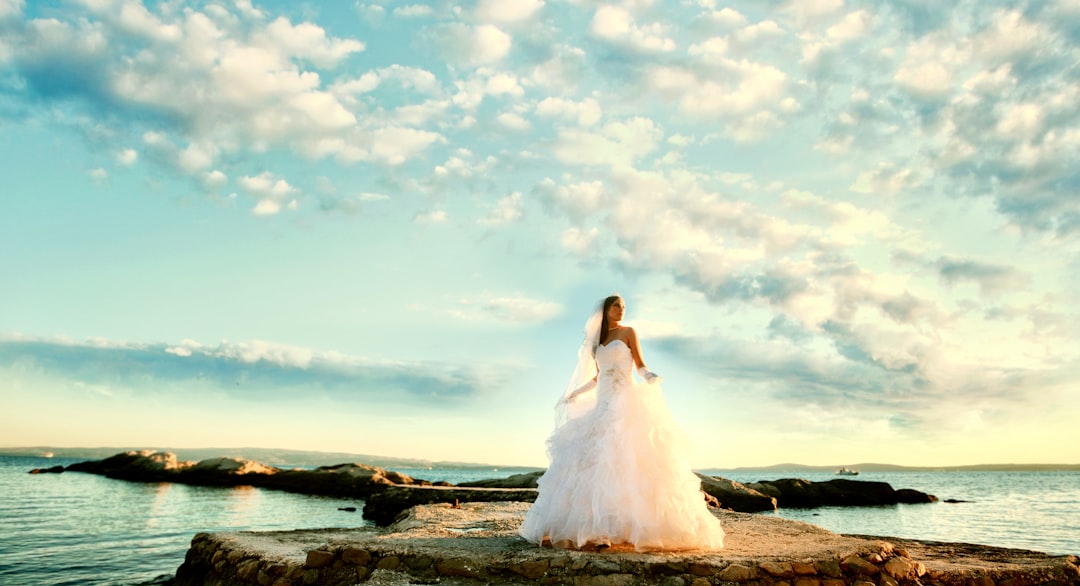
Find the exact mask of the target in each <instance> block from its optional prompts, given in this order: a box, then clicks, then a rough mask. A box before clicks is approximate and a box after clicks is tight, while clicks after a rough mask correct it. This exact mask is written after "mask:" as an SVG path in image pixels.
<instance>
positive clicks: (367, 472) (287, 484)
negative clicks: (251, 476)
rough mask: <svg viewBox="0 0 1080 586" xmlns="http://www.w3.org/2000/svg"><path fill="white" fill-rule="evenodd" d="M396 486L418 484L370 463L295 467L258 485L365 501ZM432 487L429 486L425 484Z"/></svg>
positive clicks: (263, 479)
mask: <svg viewBox="0 0 1080 586" xmlns="http://www.w3.org/2000/svg"><path fill="white" fill-rule="evenodd" d="M395 484H418V482H417V481H416V480H413V479H412V478H411V477H409V476H406V475H404V474H401V473H399V472H393V471H390V470H384V469H383V468H379V467H377V466H368V465H367V464H337V465H334V466H320V467H318V468H316V469H314V470H303V469H299V468H295V469H292V470H281V471H278V472H277V473H276V474H273V475H269V476H264V477H262V478H261V479H260V481H259V483H258V484H256V486H263V487H266V488H276V489H279V490H287V491H289V492H298V493H303V494H318V495H324V496H337V497H350V498H358V499H366V498H368V497H369V496H371V495H372V494H375V493H378V492H381V491H383V490H385V489H386V488H387V487H389V486H393V485H395ZM425 484H429V483H425Z"/></svg>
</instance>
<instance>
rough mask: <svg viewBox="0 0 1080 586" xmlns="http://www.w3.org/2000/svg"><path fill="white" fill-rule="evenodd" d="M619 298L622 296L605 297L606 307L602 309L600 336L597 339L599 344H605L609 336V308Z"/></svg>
mask: <svg viewBox="0 0 1080 586" xmlns="http://www.w3.org/2000/svg"><path fill="white" fill-rule="evenodd" d="M619 299H622V298H621V297H619V296H618V295H612V296H611V297H606V298H604V307H603V308H602V309H601V310H600V316H601V317H600V337H599V338H598V339H597V341H596V342H597V343H598V344H603V343H604V341H605V340H606V339H607V337H608V320H607V310H608V309H611V306H612V305H615V302H616V301H618V300H619Z"/></svg>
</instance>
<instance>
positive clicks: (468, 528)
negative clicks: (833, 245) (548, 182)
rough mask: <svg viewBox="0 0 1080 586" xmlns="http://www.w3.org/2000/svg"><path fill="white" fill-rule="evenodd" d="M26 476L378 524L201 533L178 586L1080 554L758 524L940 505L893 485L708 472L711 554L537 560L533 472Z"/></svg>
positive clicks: (542, 551) (843, 580)
mask: <svg viewBox="0 0 1080 586" xmlns="http://www.w3.org/2000/svg"><path fill="white" fill-rule="evenodd" d="M31 472H32V473H60V472H85V473H91V474H101V475H104V476H107V477H110V478H116V479H121V480H128V481H136V482H177V483H182V484H193V485H204V486H222V487H229V486H257V487H262V488H269V489H276V490H287V491H291V492H298V493H305V494H316V495H327V496H335V497H343V498H356V499H358V500H363V501H364V502H365V505H364V517H365V518H367V519H369V520H371V521H373V522H374V524H375V525H376V526H374V527H371V526H366V527H360V528H357V529H349V530H342V529H326V530H301V531H284V532H238V533H216V534H205V533H202V534H199V535H196V536H195V538H194V539H193V540H192V544H191V548H190V549H189V550H188V554H187V558H186V560H185V562H184V564H183V565H182V566H181V567H180V568H179V569H178V570H177V574H176V578H175V580H174V584H176V585H177V586H186V585H196V584H207V585H231V584H239V585H246V584H251V585H262V586H267V585H277V586H285V585H300V584H309V585H326V586H331V585H333V586H337V585H343V586H344V585H352V584H357V583H360V582H365V583H370V584H395V585H398V584H400V585H404V584H414V583H416V584H430V583H439V584H451V585H453V584H463V585H464V584H469V585H473V584H491V583H506V584H518V583H531V582H540V583H542V584H574V585H576V586H593V585H595V586H609V585H610V586H615V585H633V584H642V585H644V584H662V585H665V586H708V585H711V584H728V585H744V586H843V585H851V586H900V585H909V584H910V585H924V584H925V585H929V584H940V585H945V586H954V585H955V586H1037V585H1047V586H1049V585H1064V584H1077V585H1080V567H1078V563H1080V560H1078V559H1077V558H1076V557H1075V556H1049V555H1046V554H1042V553H1038V552H1030V551H1023V550H1012V549H1002V548H993V547H986V546H978V545H968V544H955V543H932V542H922V541H916V540H906V539H897V538H891V537H862V536H843V535H837V534H834V533H831V532H829V531H826V530H825V529H822V528H820V527H816V526H814V525H810V524H807V523H800V522H797V521H789V520H785V519H781V518H779V517H775V516H769V515H753V514H749V513H754V512H761V511H772V510H776V508H777V507H797V508H808V507H817V506H876V505H892V504H897V503H930V502H934V501H936V500H937V499H936V497H934V496H933V495H929V494H926V493H922V492H919V491H914V490H910V489H900V490H894V489H893V488H892V487H891V486H889V485H888V484H887V483H884V482H866V481H857V480H849V479H834V480H830V481H828V482H817V483H813V482H809V481H806V480H801V479H781V480H775V481H767V482H756V483H751V484H748V485H744V484H742V483H739V482H734V481H731V480H728V479H724V478H719V477H713V476H704V475H700V476H701V479H702V490H703V491H704V492H705V494H706V496H705V498H706V500H707V501H709V503H710V504H711V505H712V506H713V509H712V510H713V513H714V514H715V515H717V516H718V517H719V518H720V519H721V521H722V523H723V524H724V527H725V530H726V531H727V533H728V537H727V540H726V543H725V548H724V549H723V550H721V551H716V552H704V551H696V552H695V551H687V552H662V553H639V552H635V551H633V549H632V548H627V547H625V546H615V547H612V548H611V549H609V550H605V551H604V552H600V553H597V552H591V553H590V552H583V551H566V550H559V549H552V548H541V547H537V546H535V545H532V544H529V543H527V542H525V541H524V540H523V539H521V538H520V537H518V536H517V528H518V527H519V526H520V524H521V521H522V519H523V517H524V514H525V511H526V510H528V507H529V503H530V502H532V501H533V500H535V498H536V480H537V478H539V476H540V475H541V474H542V471H540V472H534V473H529V474H519V475H515V476H511V477H509V478H503V479H492V480H485V481H480V482H473V483H463V484H461V485H456V486H455V485H450V484H448V483H432V482H428V481H425V480H420V479H414V478H411V477H409V476H406V475H404V474H400V473H397V472H393V471H388V470H385V469H382V468H378V467H374V466H367V465H364V464H339V465H335V466H322V467H319V468H315V469H311V470H308V469H291V470H284V469H280V468H276V467H272V466H265V465H263V464H259V463H258V462H253V461H250V460H243V459H238V458H211V459H208V460H203V461H200V462H182V461H178V460H177V458H176V456H175V455H174V454H172V453H168V452H155V451H141V452H124V453H121V454H116V455H114V456H111V457H109V458H105V459H104V460H97V461H90V462H81V463H78V464H72V465H70V466H67V467H59V466H57V467H53V468H48V469H39V470H32V471H31Z"/></svg>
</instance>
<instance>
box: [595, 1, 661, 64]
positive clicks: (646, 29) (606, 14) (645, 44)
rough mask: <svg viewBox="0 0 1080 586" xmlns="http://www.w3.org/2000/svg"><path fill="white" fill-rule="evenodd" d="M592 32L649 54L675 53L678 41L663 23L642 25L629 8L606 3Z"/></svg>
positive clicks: (596, 17)
mask: <svg viewBox="0 0 1080 586" xmlns="http://www.w3.org/2000/svg"><path fill="white" fill-rule="evenodd" d="M589 33H590V34H591V35H592V36H594V37H596V38H598V39H601V40H604V41H607V42H609V43H612V44H615V45H617V46H620V47H625V48H628V49H631V50H634V51H641V52H646V53H652V52H670V51H674V50H675V41H674V40H673V39H671V38H669V37H667V36H665V35H666V31H665V27H664V26H663V25H661V24H659V23H656V24H651V25H645V26H638V25H637V24H636V23H635V22H634V19H633V16H632V15H631V14H630V12H629V11H627V10H626V9H625V8H622V7H619V6H613V5H610V4H602V5H600V6H599V7H598V8H597V9H596V12H595V13H593V17H592V21H590V23H589Z"/></svg>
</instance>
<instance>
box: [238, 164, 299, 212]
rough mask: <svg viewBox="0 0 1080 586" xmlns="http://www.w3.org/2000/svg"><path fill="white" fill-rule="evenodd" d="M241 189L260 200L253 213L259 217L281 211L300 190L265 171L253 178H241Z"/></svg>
mask: <svg viewBox="0 0 1080 586" xmlns="http://www.w3.org/2000/svg"><path fill="white" fill-rule="evenodd" d="M239 183H240V187H241V188H243V190H244V191H246V192H247V193H248V194H249V195H252V196H254V197H255V198H256V199H258V200H259V201H258V203H257V204H256V205H255V208H254V209H253V210H252V212H253V213H254V214H255V215H257V216H264V215H273V214H276V213H278V212H280V211H281V204H282V203H283V202H284V200H285V199H287V198H288V197H289V196H291V195H294V194H296V193H299V190H298V189H296V188H295V187H293V186H292V185H289V182H288V181H285V180H284V179H278V178H276V177H275V176H274V174H273V173H271V172H269V171H264V172H262V173H260V174H258V175H255V176H253V177H241V178H240V180H239Z"/></svg>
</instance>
